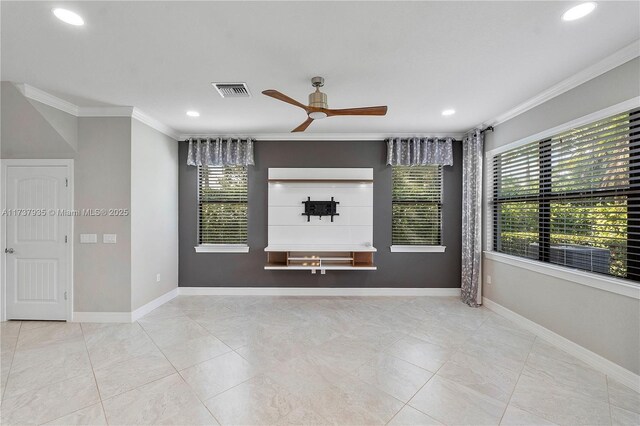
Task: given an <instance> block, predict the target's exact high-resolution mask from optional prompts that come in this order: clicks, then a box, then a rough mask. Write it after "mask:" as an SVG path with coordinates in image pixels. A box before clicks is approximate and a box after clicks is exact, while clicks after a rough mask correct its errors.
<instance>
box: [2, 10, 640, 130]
mask: <svg viewBox="0 0 640 426" xmlns="http://www.w3.org/2000/svg"><path fill="white" fill-rule="evenodd" d="M574 4H576V2H561V1H553V2H539V1H534V2H323V3H320V2H146V1H141V2H135V1H129V2H7V1H2V2H1V3H0V7H1V31H2V40H1V49H2V52H1V60H2V63H1V73H2V80H9V81H14V82H24V83H28V84H30V85H33V86H35V87H37V88H40V89H42V90H45V91H48V92H50V93H52V94H54V95H56V96H59V97H60V98H62V99H65V100H68V101H70V102H73V103H75V104H77V105H79V106H101V105H127V106H135V107H138V108H140V109H141V110H142V111H144V112H145V113H147V114H148V115H151V116H153V117H155V118H156V119H158V120H160V121H161V122H163V123H164V124H166V125H168V126H171V127H173V128H174V129H176V130H177V131H178V132H180V133H192V134H195V133H220V134H238V133H244V134H248V133H282V132H287V131H289V130H291V129H293V128H294V127H296V126H297V125H298V124H300V123H301V122H302V121H304V119H305V118H306V117H305V113H304V112H303V111H302V110H300V109H298V108H295V107H293V106H290V105H287V104H284V103H281V102H278V101H276V100H273V99H271V98H268V97H266V96H263V95H262V94H261V93H260V92H261V91H262V90H264V89H277V90H280V91H281V92H284V93H286V94H288V95H289V96H291V97H293V98H295V99H298V100H300V101H302V102H303V103H306V97H307V95H308V93H310V92H311V91H312V88H311V85H310V82H309V79H310V78H311V77H313V76H314V75H321V76H324V77H325V79H326V82H325V83H326V84H325V87H324V91H325V92H326V93H327V94H328V96H329V106H330V107H333V108H346V107H356V106H369V105H381V104H382V105H384V104H386V105H388V106H389V112H388V114H387V116H386V117H333V118H329V119H326V120H322V121H316V122H315V123H313V124H312V125H311V127H310V128H309V130H308V131H307V132H321V133H352V132H353V133H392V132H401V133H418V132H419V133H425V132H430V133H442V132H462V131H466V130H468V129H469V128H471V127H473V126H475V125H477V124H479V123H481V122H484V121H486V120H490V119H492V118H493V117H495V116H497V115H499V114H501V113H503V112H505V111H506V110H509V109H510V108H512V107H514V106H516V105H517V104H519V103H521V102H523V101H525V100H527V99H529V98H531V97H532V96H535V95H536V94H538V93H539V92H541V91H543V90H544V89H547V88H548V87H550V86H552V85H554V84H555V83H558V82H559V81H561V80H563V79H565V78H567V77H569V76H571V75H573V74H575V73H576V72H578V71H580V70H582V69H584V68H585V67H587V66H589V65H591V64H594V63H596V62H598V61H599V60H601V59H603V58H605V57H607V56H609V55H610V54H612V53H613V52H615V51H617V50H619V49H620V48H622V47H624V46H626V45H628V44H629V43H631V42H633V41H635V40H637V39H638V38H640V19H639V17H640V3H639V2H637V1H632V2H612V1H611V2H610V1H607V2H602V1H601V2H600V3H599V5H598V8H597V9H596V11H595V12H594V13H593V14H591V15H589V16H588V17H586V18H584V19H582V20H579V21H574V22H568V23H567V22H563V21H561V19H560V16H561V15H562V13H563V12H564V11H565V10H566V9H568V8H569V7H570V6H572V5H574ZM53 7H65V8H68V9H71V10H74V11H76V12H78V13H79V14H81V15H82V16H83V17H84V19H85V22H86V25H85V26H84V27H72V26H69V25H66V24H64V23H62V22H60V21H58V20H57V19H56V18H54V16H53V15H52V13H51V9H52V8H53ZM212 81H216V82H236V81H242V82H246V83H248V85H249V88H250V90H251V92H252V94H253V97H251V98H248V99H222V98H220V96H219V95H218V94H217V92H216V91H215V90H214V89H213V88H212V87H211V85H210V83H211V82H212ZM446 108H455V109H456V111H457V114H455V115H454V116H451V117H443V116H442V115H441V111H442V110H443V109H446ZM190 109H194V110H198V111H199V112H200V113H201V116H200V117H199V118H190V117H187V116H186V115H185V112H186V111H187V110H190Z"/></svg>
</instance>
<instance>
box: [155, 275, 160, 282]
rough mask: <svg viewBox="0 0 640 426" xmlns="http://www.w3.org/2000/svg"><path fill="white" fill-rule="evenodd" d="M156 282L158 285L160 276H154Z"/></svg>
mask: <svg viewBox="0 0 640 426" xmlns="http://www.w3.org/2000/svg"><path fill="white" fill-rule="evenodd" d="M156 282H157V283H159V282H160V274H156Z"/></svg>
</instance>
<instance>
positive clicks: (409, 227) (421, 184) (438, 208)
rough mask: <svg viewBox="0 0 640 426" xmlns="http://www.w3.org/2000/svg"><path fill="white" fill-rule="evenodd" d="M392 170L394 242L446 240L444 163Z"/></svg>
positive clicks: (408, 243) (425, 242) (403, 243)
mask: <svg viewBox="0 0 640 426" xmlns="http://www.w3.org/2000/svg"><path fill="white" fill-rule="evenodd" d="M392 173H393V196H392V199H393V206H392V244H393V245H440V244H442V166H413V167H410V166H393V172H392Z"/></svg>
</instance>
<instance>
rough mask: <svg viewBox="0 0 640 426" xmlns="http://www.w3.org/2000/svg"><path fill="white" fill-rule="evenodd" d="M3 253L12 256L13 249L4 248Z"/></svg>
mask: <svg viewBox="0 0 640 426" xmlns="http://www.w3.org/2000/svg"><path fill="white" fill-rule="evenodd" d="M4 252H5V253H9V254H13V249H12V248H6V249H4Z"/></svg>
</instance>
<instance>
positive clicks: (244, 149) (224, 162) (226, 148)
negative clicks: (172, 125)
mask: <svg viewBox="0 0 640 426" xmlns="http://www.w3.org/2000/svg"><path fill="white" fill-rule="evenodd" d="M187 164H188V165H190V166H253V139H232V138H231V139H222V138H217V139H210V138H207V139H200V138H192V139H189V152H188V153H187Z"/></svg>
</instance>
